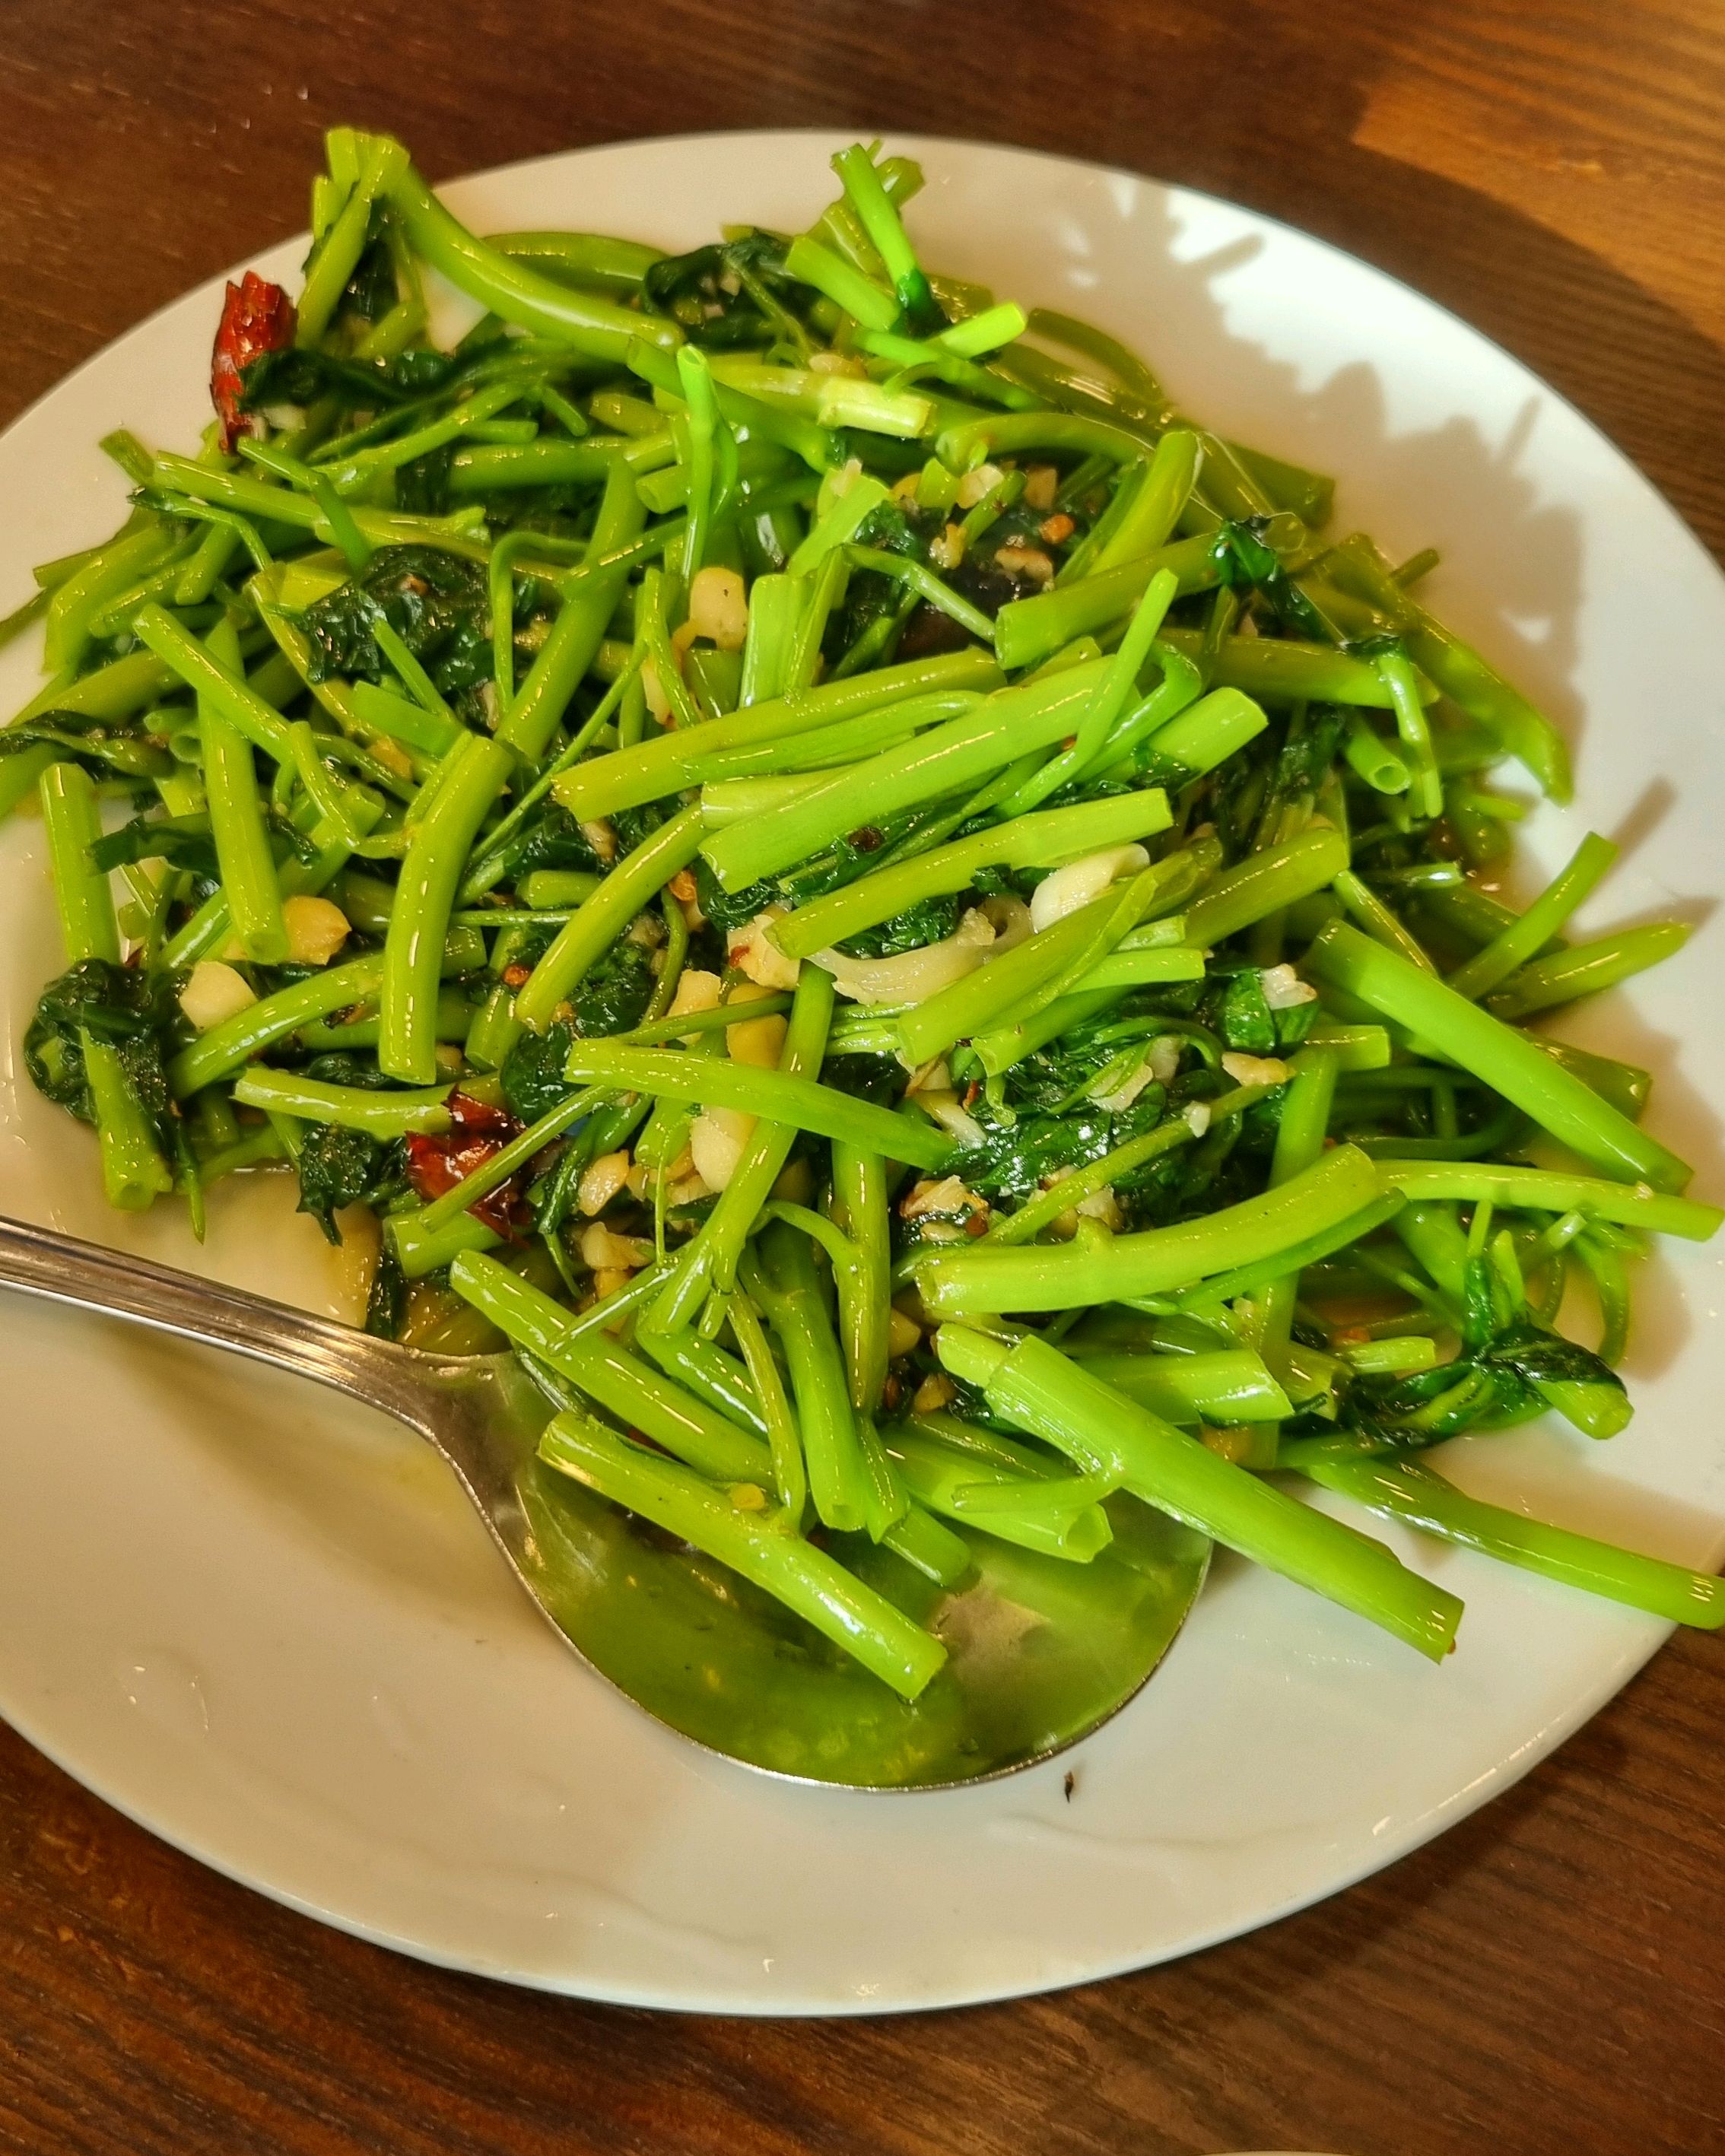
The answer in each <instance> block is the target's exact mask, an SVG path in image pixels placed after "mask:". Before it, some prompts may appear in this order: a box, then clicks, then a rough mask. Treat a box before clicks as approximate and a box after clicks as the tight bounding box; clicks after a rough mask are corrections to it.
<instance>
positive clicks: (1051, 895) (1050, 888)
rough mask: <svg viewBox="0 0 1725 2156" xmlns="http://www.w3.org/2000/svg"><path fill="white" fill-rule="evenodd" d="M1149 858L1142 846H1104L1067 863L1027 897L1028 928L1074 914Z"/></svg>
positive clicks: (1145, 866) (1043, 925)
mask: <svg viewBox="0 0 1725 2156" xmlns="http://www.w3.org/2000/svg"><path fill="white" fill-rule="evenodd" d="M1149 864H1150V856H1149V855H1148V854H1147V853H1146V852H1145V851H1144V849H1143V848H1142V846H1138V845H1132V846H1106V847H1104V848H1103V850H1102V851H1101V853H1097V854H1086V855H1085V856H1084V858H1083V860H1077V861H1068V862H1067V864H1066V865H1065V868H1063V869H1056V870H1055V871H1054V873H1053V875H1045V876H1044V878H1043V879H1042V880H1041V882H1040V884H1038V885H1037V886H1036V888H1035V890H1034V891H1032V893H1031V894H1030V925H1031V927H1033V928H1035V929H1038V930H1040V929H1044V928H1051V927H1053V926H1054V924H1055V921H1064V920H1065V917H1066V916H1067V915H1068V914H1069V913H1076V912H1077V911H1078V909H1079V908H1080V907H1081V906H1088V905H1089V904H1090V902H1091V900H1092V899H1096V898H1100V897H1101V895H1102V893H1103V892H1104V891H1106V889H1107V888H1108V886H1109V885H1110V884H1111V883H1112V882H1113V881H1114V880H1115V879H1116V878H1117V877H1118V876H1122V875H1126V874H1127V871H1128V870H1137V869H1142V868H1147V867H1148V866H1149Z"/></svg>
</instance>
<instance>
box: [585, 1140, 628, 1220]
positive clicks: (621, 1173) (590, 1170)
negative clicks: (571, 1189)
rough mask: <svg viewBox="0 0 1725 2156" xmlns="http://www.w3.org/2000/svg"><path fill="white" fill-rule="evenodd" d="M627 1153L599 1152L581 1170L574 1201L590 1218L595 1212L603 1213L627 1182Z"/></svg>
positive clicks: (625, 1186) (625, 1151)
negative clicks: (595, 1157) (596, 1156)
mask: <svg viewBox="0 0 1725 2156" xmlns="http://www.w3.org/2000/svg"><path fill="white" fill-rule="evenodd" d="M628 1183H629V1153H628V1152H627V1150H626V1149H625V1150H624V1151H623V1152H605V1153H601V1154H600V1155H599V1157H598V1159H597V1160H594V1161H589V1162H588V1165H587V1167H586V1168H585V1169H583V1172H582V1177H581V1182H580V1185H579V1188H578V1189H577V1191H576V1193H575V1203H576V1204H578V1206H579V1207H580V1209H581V1210H582V1211H583V1213H584V1214H586V1215H587V1216H588V1219H592V1218H593V1214H595V1213H603V1211H604V1209H605V1208H606V1207H607V1206H608V1204H610V1203H611V1200H612V1199H614V1197H615V1196H616V1195H617V1193H618V1192H619V1190H622V1189H624V1188H627V1186H628Z"/></svg>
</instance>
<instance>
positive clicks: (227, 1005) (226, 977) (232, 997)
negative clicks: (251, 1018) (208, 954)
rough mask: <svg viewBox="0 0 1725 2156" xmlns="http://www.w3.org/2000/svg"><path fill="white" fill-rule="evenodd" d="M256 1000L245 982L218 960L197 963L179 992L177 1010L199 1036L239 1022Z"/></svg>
mask: <svg viewBox="0 0 1725 2156" xmlns="http://www.w3.org/2000/svg"><path fill="white" fill-rule="evenodd" d="M257 1000H258V999H257V998H256V997H255V996H254V994H253V993H252V992H251V990H250V989H249V988H248V987H247V986H246V984H245V981H244V978H243V977H242V976H241V975H240V974H239V973H235V972H234V968H232V967H231V966H224V965H223V963H222V962H221V960H220V959H219V958H202V959H200V960H199V961H198V963H197V964H196V965H195V966H194V967H193V968H192V973H191V976H190V978H188V979H187V983H186V985H185V987H184V988H182V989H181V991H180V1009H182V1011H184V1013H185V1014H186V1016H187V1018H188V1019H190V1020H191V1022H192V1024H193V1025H195V1026H196V1027H197V1029H198V1031H199V1032H200V1033H208V1031H209V1029H210V1028H211V1027H212V1026H213V1025H220V1024H223V1021H224V1020H226V1019H230V1018H238V1017H239V1014H240V1013H241V1011H243V1010H246V1009H249V1007H250V1006H251V1005H252V1004H254V1003H256V1001H257Z"/></svg>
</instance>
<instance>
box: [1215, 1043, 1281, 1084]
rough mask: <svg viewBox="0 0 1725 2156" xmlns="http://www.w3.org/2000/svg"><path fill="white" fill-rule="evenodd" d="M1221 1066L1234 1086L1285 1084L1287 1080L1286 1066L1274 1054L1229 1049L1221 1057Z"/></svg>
mask: <svg viewBox="0 0 1725 2156" xmlns="http://www.w3.org/2000/svg"><path fill="white" fill-rule="evenodd" d="M1222 1068H1223V1069H1224V1070H1225V1071H1226V1072H1227V1073H1228V1075H1229V1076H1230V1078H1231V1079H1232V1080H1233V1081H1234V1082H1235V1085H1236V1086H1285V1085H1286V1083H1287V1081H1288V1075H1289V1074H1288V1066H1287V1065H1286V1063H1283V1062H1281V1061H1280V1060H1278V1059H1277V1058H1276V1056H1274V1055H1241V1054H1240V1052H1239V1051H1238V1050H1235V1049H1230V1050H1229V1052H1228V1054H1227V1055H1224V1057H1223V1058H1222Z"/></svg>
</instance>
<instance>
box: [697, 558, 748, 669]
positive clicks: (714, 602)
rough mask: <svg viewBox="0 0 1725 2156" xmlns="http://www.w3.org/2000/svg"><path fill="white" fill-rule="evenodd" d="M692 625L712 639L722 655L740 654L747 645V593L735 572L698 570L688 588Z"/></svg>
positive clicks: (710, 569)
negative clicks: (722, 652)
mask: <svg viewBox="0 0 1725 2156" xmlns="http://www.w3.org/2000/svg"><path fill="white" fill-rule="evenodd" d="M689 625H690V626H691V628H692V629H693V630H694V632H695V634H696V635H697V636H706V637H711V639H712V641H713V642H714V643H715V644H717V645H718V647H719V649H720V650H721V651H741V650H742V647H743V645H744V644H746V643H747V641H748V633H749V603H748V593H747V588H746V587H745V585H744V583H743V581H742V577H740V576H738V575H737V572H736V570H735V569H725V568H720V567H717V566H716V565H715V566H711V567H707V568H705V569H697V570H696V572H695V581H694V582H693V583H691V585H690V587H689Z"/></svg>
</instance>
